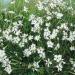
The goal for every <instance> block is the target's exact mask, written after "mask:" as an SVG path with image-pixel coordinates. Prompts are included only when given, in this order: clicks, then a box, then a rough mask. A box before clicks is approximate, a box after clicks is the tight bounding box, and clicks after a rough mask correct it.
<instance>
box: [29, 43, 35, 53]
mask: <svg viewBox="0 0 75 75" xmlns="http://www.w3.org/2000/svg"><path fill="white" fill-rule="evenodd" d="M29 49H30V51H31V52H36V45H35V44H33V43H32V44H31V46H30V47H29Z"/></svg>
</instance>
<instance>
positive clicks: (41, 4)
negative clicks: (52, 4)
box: [36, 1, 44, 10]
mask: <svg viewBox="0 0 75 75" xmlns="http://www.w3.org/2000/svg"><path fill="white" fill-rule="evenodd" d="M36 6H37V8H38V10H42V9H43V8H44V7H43V3H42V2H41V1H39V2H38V4H37V5H36Z"/></svg>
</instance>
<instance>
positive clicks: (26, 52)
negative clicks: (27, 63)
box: [23, 49, 32, 57]
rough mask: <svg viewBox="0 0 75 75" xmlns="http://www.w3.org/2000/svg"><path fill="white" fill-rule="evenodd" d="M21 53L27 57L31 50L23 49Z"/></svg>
mask: <svg viewBox="0 0 75 75" xmlns="http://www.w3.org/2000/svg"><path fill="white" fill-rule="evenodd" d="M23 54H24V56H26V57H29V56H30V55H31V54H32V53H31V51H30V50H29V49H25V50H24V51H23Z"/></svg>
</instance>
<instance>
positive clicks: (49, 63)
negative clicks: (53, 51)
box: [46, 58, 52, 67]
mask: <svg viewBox="0 0 75 75" xmlns="http://www.w3.org/2000/svg"><path fill="white" fill-rule="evenodd" d="M51 64H52V62H51V61H50V59H49V58H48V59H47V60H46V65H47V66H48V67H50V65H51Z"/></svg>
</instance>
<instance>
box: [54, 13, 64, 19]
mask: <svg viewBox="0 0 75 75" xmlns="http://www.w3.org/2000/svg"><path fill="white" fill-rule="evenodd" d="M54 14H55V15H56V17H57V19H61V18H62V17H63V14H62V13H58V12H55V13H54Z"/></svg>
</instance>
